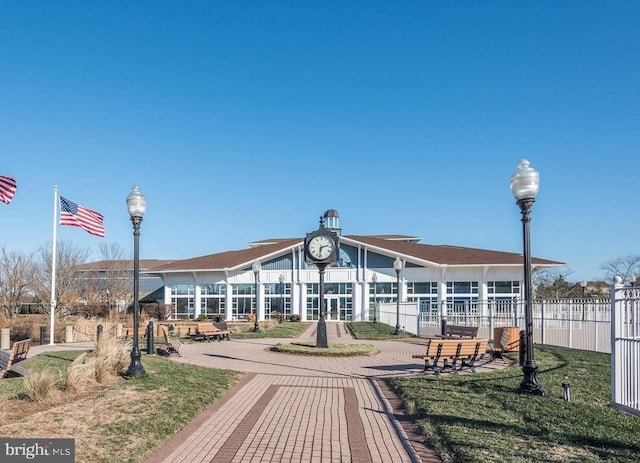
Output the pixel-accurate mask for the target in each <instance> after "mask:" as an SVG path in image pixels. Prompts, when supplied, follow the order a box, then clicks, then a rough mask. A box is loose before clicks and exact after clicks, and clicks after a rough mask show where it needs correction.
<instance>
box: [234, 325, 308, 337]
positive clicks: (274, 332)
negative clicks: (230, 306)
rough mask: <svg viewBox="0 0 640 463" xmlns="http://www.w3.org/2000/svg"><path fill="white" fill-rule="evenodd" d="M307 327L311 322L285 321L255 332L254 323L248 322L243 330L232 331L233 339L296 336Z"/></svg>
mask: <svg viewBox="0 0 640 463" xmlns="http://www.w3.org/2000/svg"><path fill="white" fill-rule="evenodd" d="M307 328H309V323H302V322H284V323H279V324H277V325H274V326H273V327H271V328H266V329H261V330H260V331H259V332H257V333H254V332H253V331H252V330H253V323H247V325H246V326H242V331H241V332H233V333H231V339H253V338H296V337H298V336H300V335H301V334H302V333H303V332H304V330H306V329H307Z"/></svg>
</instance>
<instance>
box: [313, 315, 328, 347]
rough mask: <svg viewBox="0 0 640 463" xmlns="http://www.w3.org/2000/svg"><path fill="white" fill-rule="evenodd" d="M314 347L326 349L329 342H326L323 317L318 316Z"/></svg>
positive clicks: (325, 324)
mask: <svg viewBox="0 0 640 463" xmlns="http://www.w3.org/2000/svg"><path fill="white" fill-rule="evenodd" d="M316 347H319V348H321V349H327V348H328V347H329V343H328V342H327V323H326V322H325V321H324V317H320V320H318V331H317V332H316Z"/></svg>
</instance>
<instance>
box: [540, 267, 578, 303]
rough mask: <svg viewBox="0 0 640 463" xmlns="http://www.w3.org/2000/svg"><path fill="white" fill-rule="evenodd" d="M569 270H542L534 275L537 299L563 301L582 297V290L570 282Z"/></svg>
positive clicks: (570, 272)
mask: <svg viewBox="0 0 640 463" xmlns="http://www.w3.org/2000/svg"><path fill="white" fill-rule="evenodd" d="M572 273H573V272H572V271H571V270H569V269H558V268H551V269H542V270H538V271H536V272H535V273H534V274H533V285H534V287H535V297H536V298H542V299H561V298H566V297H580V296H581V295H582V288H581V287H580V285H578V284H576V283H571V282H570V281H569V279H568V278H569V275H571V274H572Z"/></svg>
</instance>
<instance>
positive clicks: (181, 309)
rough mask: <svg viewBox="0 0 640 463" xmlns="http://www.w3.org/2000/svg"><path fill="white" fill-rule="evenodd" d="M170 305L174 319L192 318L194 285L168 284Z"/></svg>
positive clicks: (193, 311) (193, 312)
mask: <svg viewBox="0 0 640 463" xmlns="http://www.w3.org/2000/svg"><path fill="white" fill-rule="evenodd" d="M169 290H170V297H171V302H170V304H171V307H172V312H173V317H172V318H175V319H190V318H191V319H192V318H193V316H194V314H195V309H194V300H195V299H194V294H195V285H189V284H180V285H169Z"/></svg>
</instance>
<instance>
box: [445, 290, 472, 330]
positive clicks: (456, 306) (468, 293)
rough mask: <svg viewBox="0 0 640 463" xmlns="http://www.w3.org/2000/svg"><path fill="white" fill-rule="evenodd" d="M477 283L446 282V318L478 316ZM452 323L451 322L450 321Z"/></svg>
mask: <svg viewBox="0 0 640 463" xmlns="http://www.w3.org/2000/svg"><path fill="white" fill-rule="evenodd" d="M478 294H479V291H478V282H477V281H448V282H447V317H453V319H454V320H456V321H458V320H457V319H456V318H455V317H457V316H464V317H465V320H466V317H468V316H469V315H477V314H478ZM452 322H453V320H452Z"/></svg>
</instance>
